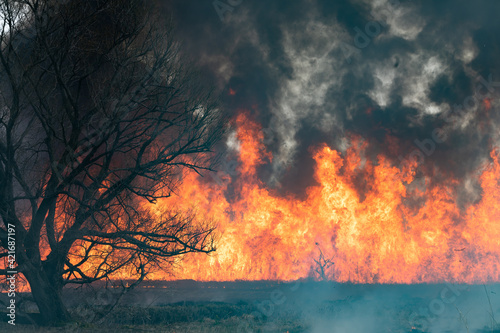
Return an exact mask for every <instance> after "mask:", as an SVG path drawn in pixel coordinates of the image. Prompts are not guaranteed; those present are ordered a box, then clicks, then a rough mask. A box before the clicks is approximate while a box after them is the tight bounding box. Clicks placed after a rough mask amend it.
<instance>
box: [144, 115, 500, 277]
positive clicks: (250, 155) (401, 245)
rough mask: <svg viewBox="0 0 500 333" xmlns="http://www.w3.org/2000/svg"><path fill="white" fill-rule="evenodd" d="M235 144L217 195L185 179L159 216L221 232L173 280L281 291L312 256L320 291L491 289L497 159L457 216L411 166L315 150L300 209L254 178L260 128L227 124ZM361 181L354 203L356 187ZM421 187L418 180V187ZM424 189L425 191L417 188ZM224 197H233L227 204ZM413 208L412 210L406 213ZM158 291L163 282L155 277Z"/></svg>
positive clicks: (497, 239)
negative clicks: (188, 217)
mask: <svg viewBox="0 0 500 333" xmlns="http://www.w3.org/2000/svg"><path fill="white" fill-rule="evenodd" d="M234 125H235V128H236V136H237V139H238V141H239V150H238V155H239V156H238V160H239V164H238V167H237V171H236V172H237V177H234V178H231V177H230V176H229V175H225V176H224V177H223V178H224V182H222V183H221V184H216V183H215V182H213V181H211V180H210V179H207V178H208V177H200V176H199V175H197V174H196V173H194V172H185V174H184V175H183V180H182V184H181V185H180V188H179V189H178V191H177V194H178V195H176V196H172V197H170V198H168V199H165V200H164V201H161V202H159V203H158V204H157V205H158V206H159V207H162V206H164V205H166V206H175V207H177V208H179V209H185V210H190V209H192V207H193V206H195V207H196V210H197V212H198V213H199V214H200V216H205V217H213V218H215V219H216V220H217V221H218V222H219V231H220V232H221V239H220V242H219V245H218V248H217V251H216V252H215V253H214V254H211V255H209V256H202V255H187V256H185V257H184V260H183V261H182V263H181V265H180V267H179V269H178V270H177V271H176V274H175V276H174V278H175V279H194V280H199V281H231V280H283V281H291V280H296V279H301V278H308V277H312V278H314V277H317V276H316V275H315V272H314V269H315V262H314V259H315V258H318V256H319V249H318V246H319V248H320V249H321V251H322V252H323V254H324V257H325V258H329V259H331V260H332V261H333V262H334V264H333V265H331V266H330V267H329V268H328V269H327V270H326V272H325V273H326V274H325V275H326V277H327V278H328V279H329V280H334V281H338V282H354V283H434V282H443V281H453V282H460V283H483V282H498V281H500V225H499V224H498V221H499V220H500V192H499V182H500V164H499V155H498V152H497V150H495V149H492V151H491V154H490V156H491V161H490V162H489V163H487V164H486V165H484V166H483V168H481V170H479V172H478V174H479V176H478V177H479V183H480V185H481V187H482V198H481V199H480V201H478V202H476V203H475V204H473V205H470V206H468V207H467V208H466V209H460V208H459V207H458V205H457V204H456V200H455V196H454V194H453V193H454V189H453V185H455V184H450V185H437V186H436V185H434V186H423V188H422V186H412V185H415V183H416V182H417V180H416V179H415V174H416V169H417V168H418V165H417V164H416V163H413V164H412V165H406V166H401V165H396V164H394V162H392V161H391V160H389V159H388V158H387V157H385V156H384V155H379V156H377V160H376V162H372V161H370V160H369V159H365V158H364V157H363V153H364V151H365V150H366V148H367V146H368V143H367V142H364V141H363V139H362V138H359V137H353V138H352V140H351V144H350V148H348V149H347V151H346V153H344V154H341V153H340V152H338V151H335V150H333V149H331V148H330V147H328V146H327V145H325V144H322V145H318V146H316V147H312V149H311V152H312V154H313V158H314V160H315V163H316V166H315V174H314V177H315V180H316V181H317V183H318V184H319V185H315V186H311V187H309V188H307V192H306V198H305V199H298V198H295V197H293V196H291V195H289V196H282V195H278V194H277V193H275V191H274V190H272V189H269V188H268V187H267V186H266V185H265V184H264V183H263V182H262V181H261V180H259V178H258V176H257V168H258V167H259V166H260V165H263V164H264V163H268V162H269V161H270V160H271V159H272V155H271V154H270V153H269V152H268V151H266V148H265V146H264V144H263V143H262V142H263V139H264V136H263V134H262V131H261V126H260V125H259V124H257V123H256V122H254V121H252V120H251V118H250V117H249V116H248V114H247V113H245V112H242V113H240V114H239V116H238V117H237V118H236V119H235V121H234ZM361 171H362V172H363V175H364V176H365V177H367V178H368V179H367V180H366V181H369V182H370V184H369V187H368V189H367V191H366V192H365V193H364V195H363V197H361V196H360V194H359V193H358V191H356V189H355V186H354V184H353V182H354V178H355V177H356V176H359V174H360V172H361ZM420 181H422V179H420ZM423 181H424V185H427V184H428V179H426V178H425V177H424V179H423ZM229 186H232V188H233V189H234V193H235V194H234V195H233V196H232V198H231V200H228V199H227V197H226V195H225V192H226V191H227V190H228V187H229ZM409 199H411V200H413V201H415V200H418V201H419V202H420V203H421V204H419V205H418V207H415V205H409V204H408V203H407V202H408V201H409ZM151 277H152V278H155V279H172V277H171V276H167V275H166V274H163V273H159V272H157V273H155V274H153V275H152V276H151Z"/></svg>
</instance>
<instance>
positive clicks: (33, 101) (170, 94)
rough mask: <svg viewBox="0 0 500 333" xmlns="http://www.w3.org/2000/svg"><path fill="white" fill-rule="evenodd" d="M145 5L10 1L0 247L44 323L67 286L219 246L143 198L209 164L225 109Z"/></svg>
mask: <svg viewBox="0 0 500 333" xmlns="http://www.w3.org/2000/svg"><path fill="white" fill-rule="evenodd" d="M146 4H147V2H146V1H141V0H73V1H70V0H64V1H63V0H59V1H57V0H56V1H50V0H43V1H42V0H19V1H12V0H2V1H1V5H0V15H1V18H0V19H1V21H0V24H1V25H2V26H1V29H0V65H1V66H0V219H1V224H0V245H1V248H3V250H2V252H1V253H0V256H1V257H4V258H7V254H8V250H9V244H10V245H12V244H13V243H12V239H13V238H12V236H13V235H10V236H11V238H10V239H9V233H10V234H15V236H13V237H14V239H15V256H16V257H15V259H16V265H17V268H16V269H17V271H18V272H20V273H21V274H22V275H24V277H25V278H26V279H27V281H28V283H29V285H30V287H31V291H32V295H33V298H34V300H35V302H36V304H37V305H38V308H39V310H40V314H41V317H42V318H44V320H45V323H48V324H50V323H55V322H58V321H65V320H67V319H68V318H69V314H68V311H67V309H66V308H65V306H64V304H63V301H62V298H61V295H62V288H63V286H64V285H66V284H68V283H76V284H85V283H90V282H93V281H97V280H102V279H108V278H110V277H111V276H112V275H113V274H114V273H116V272H118V271H120V270H127V271H126V272H127V273H128V274H130V275H131V276H134V277H136V278H138V279H139V280H140V279H143V278H144V276H145V275H146V274H147V273H148V271H149V270H150V269H151V268H152V267H156V266H158V265H162V264H164V263H165V262H167V263H168V262H171V261H172V260H173V258H177V257H178V256H180V255H183V254H185V253H188V252H203V253H209V252H212V251H214V250H215V240H216V239H215V224H214V223H213V221H210V220H201V219H198V217H197V216H196V214H194V213H193V212H180V211H175V209H172V210H165V211H162V212H160V213H159V214H153V213H151V211H150V209H149V208H148V205H147V203H155V202H156V200H158V199H159V198H164V197H168V196H169V195H170V194H171V193H172V191H173V190H174V189H175V185H176V183H177V181H179V174H180V171H181V170H182V169H185V168H189V169H192V170H195V171H197V172H201V171H203V170H210V155H209V153H211V152H212V151H213V148H214V145H215V144H216V143H217V141H218V140H219V139H220V138H221V136H222V135H223V129H224V118H223V117H222V116H221V112H220V111H219V109H218V108H217V101H216V99H215V98H213V96H212V95H213V94H212V93H211V92H210V91H209V90H207V89H206V88H205V85H203V84H201V83H200V80H199V76H197V75H195V73H194V72H193V71H191V70H190V68H189V67H186V65H185V62H183V61H182V60H183V59H181V56H180V52H179V46H178V44H177V43H176V42H175V41H174V38H173V37H172V29H171V24H170V23H169V22H168V21H166V20H162V19H160V18H158V17H156V16H155V15H153V14H152V13H153V12H154V11H152V10H151V8H149V9H148V7H146ZM183 64H184V65H183ZM9 241H11V243H9ZM11 249H12V246H11ZM4 268H5V269H3V270H1V271H0V272H1V273H2V274H4V275H5V274H7V271H8V267H4Z"/></svg>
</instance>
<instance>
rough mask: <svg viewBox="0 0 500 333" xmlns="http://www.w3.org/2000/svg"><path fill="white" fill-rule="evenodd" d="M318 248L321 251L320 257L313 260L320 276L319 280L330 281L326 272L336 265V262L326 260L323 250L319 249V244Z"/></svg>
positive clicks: (315, 269)
mask: <svg viewBox="0 0 500 333" xmlns="http://www.w3.org/2000/svg"><path fill="white" fill-rule="evenodd" d="M316 247H317V248H318V250H319V257H318V259H313V260H314V262H315V263H316V267H315V268H314V271H315V272H316V274H318V277H319V279H321V280H328V276H327V274H326V270H327V269H328V268H330V267H331V266H332V265H333V264H334V262H333V261H332V260H330V259H326V258H325V256H324V255H323V251H321V248H320V247H319V244H318V243H316Z"/></svg>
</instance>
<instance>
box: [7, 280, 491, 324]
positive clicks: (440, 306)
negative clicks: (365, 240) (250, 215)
mask: <svg viewBox="0 0 500 333" xmlns="http://www.w3.org/2000/svg"><path fill="white" fill-rule="evenodd" d="M120 290H121V289H120V288H118V287H116V288H112V287H111V288H110V287H108V288H107V289H106V288H104V286H103V285H94V286H92V287H91V288H86V289H81V288H80V289H70V288H68V289H66V290H65V291H64V298H65V300H66V302H67V305H68V306H69V308H70V309H71V311H72V313H73V314H74V315H75V321H74V322H72V323H71V324H66V325H64V326H61V327H54V328H50V329H46V331H47V332H55V331H63V332H93V331H108V332H127V331H131V332H132V331H151V332H245V333H246V332H289V333H291V332H313V333H323V332H478V333H479V332H500V325H499V324H498V321H499V320H500V299H499V297H500V285H497V284H494V285H453V284H419V285H374V284H371V285H363V284H338V283H330V282H314V281H299V282H290V283H282V282H269V281H258V282H195V281H190V280H185V281H172V282H164V281H161V282H151V281H149V282H145V283H143V284H142V285H141V286H139V287H137V288H135V289H134V290H132V291H130V292H128V293H126V294H125V295H123V296H122V297H119V295H120V294H121V291H120ZM20 296H21V298H23V299H26V300H25V301H23V302H21V303H24V304H20V305H19V306H20V308H19V309H18V320H17V325H16V326H15V328H14V327H12V326H10V325H8V326H7V324H5V323H2V326H1V327H0V328H1V329H2V331H3V330H5V331H6V330H8V331H14V332H16V331H18V332H38V331H41V329H40V328H38V327H36V326H35V325H33V322H31V320H35V321H36V320H37V314H36V307H35V306H34V304H32V303H31V302H30V301H29V300H28V297H29V295H28V294H23V295H20ZM5 299H6V297H5V295H4V294H2V301H5ZM24 313H30V316H29V317H28V316H27V315H24ZM3 317H4V321H5V318H6V316H5V315H3ZM42 331H43V330H42Z"/></svg>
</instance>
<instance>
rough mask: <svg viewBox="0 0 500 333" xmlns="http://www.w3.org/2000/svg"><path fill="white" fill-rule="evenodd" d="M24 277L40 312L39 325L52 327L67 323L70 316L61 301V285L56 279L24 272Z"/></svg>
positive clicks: (41, 273) (37, 273)
mask: <svg viewBox="0 0 500 333" xmlns="http://www.w3.org/2000/svg"><path fill="white" fill-rule="evenodd" d="M24 276H25V277H26V279H27V280H28V282H29V284H30V287H31V294H32V295H33V298H34V300H35V303H36V305H37V306H38V310H39V311H40V317H41V319H40V320H41V322H40V324H41V325H54V324H59V323H64V322H67V321H68V320H69V319H70V315H69V312H68V310H67V309H66V306H65V305H64V303H63V301H62V285H60V284H58V283H57V280H58V279H54V280H52V279H49V278H47V276H46V275H45V274H43V272H40V271H35V272H25V273H24Z"/></svg>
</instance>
